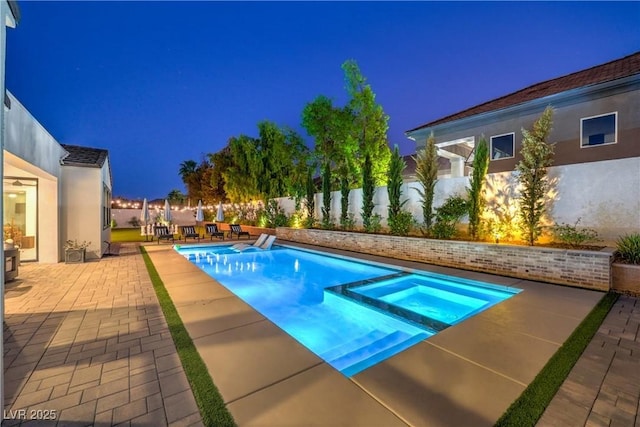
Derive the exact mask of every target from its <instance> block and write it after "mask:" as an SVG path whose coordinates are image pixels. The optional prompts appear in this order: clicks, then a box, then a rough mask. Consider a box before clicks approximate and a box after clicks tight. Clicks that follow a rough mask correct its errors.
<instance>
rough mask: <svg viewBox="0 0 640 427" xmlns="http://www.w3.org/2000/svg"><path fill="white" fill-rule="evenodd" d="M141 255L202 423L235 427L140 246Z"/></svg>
mask: <svg viewBox="0 0 640 427" xmlns="http://www.w3.org/2000/svg"><path fill="white" fill-rule="evenodd" d="M140 252H141V253H142V257H143V259H144V263H145V265H146V266H147V271H148V272H149V276H150V277H151V282H152V283H153V289H154V290H155V291H156V295H157V296H158V301H159V302H160V306H161V307H162V312H163V313H164V317H165V319H166V320H167V324H168V325H169V331H170V332H171V337H172V338H173V342H174V343H175V345H176V349H177V350H178V356H179V357H180V361H181V362H182V366H183V368H184V371H185V373H186V374H187V379H188V380H189V384H190V385H191V390H192V391H193V395H194V397H195V399H196V403H197V404H198V408H199V409H200V415H201V416H202V422H203V423H204V425H206V426H216V427H226V426H235V425H236V423H235V421H234V419H233V416H232V415H231V413H230V412H229V411H228V410H227V407H226V406H225V404H224V401H223V400H222V395H220V392H219V391H218V389H217V388H216V386H215V384H213V380H212V379H211V376H210V375H209V371H208V370H207V366H206V365H205V364H204V361H203V360H202V358H201V357H200V354H198V351H197V350H196V348H195V346H194V345H193V341H192V340H191V337H190V336H189V334H188V333H187V329H186V328H185V327H184V324H183V323H182V320H181V319H180V316H179V315H178V311H177V310H176V307H175V306H174V305H173V301H171V298H170V297H169V293H168V292H167V289H166V288H165V287H164V283H162V280H161V279H160V276H159V275H158V271H157V270H156V268H155V266H154V265H153V263H152V262H151V258H149V254H148V253H147V251H146V250H145V249H144V247H140Z"/></svg>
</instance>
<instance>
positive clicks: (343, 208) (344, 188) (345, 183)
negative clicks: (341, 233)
mask: <svg viewBox="0 0 640 427" xmlns="http://www.w3.org/2000/svg"><path fill="white" fill-rule="evenodd" d="M350 192H351V188H349V178H347V177H346V176H342V177H340V226H341V227H342V228H343V229H346V228H348V224H347V222H348V219H349V193H350Z"/></svg>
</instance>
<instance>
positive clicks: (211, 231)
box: [207, 224, 224, 240]
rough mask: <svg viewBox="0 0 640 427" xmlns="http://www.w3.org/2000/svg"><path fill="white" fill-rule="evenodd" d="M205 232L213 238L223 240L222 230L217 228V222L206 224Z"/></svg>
mask: <svg viewBox="0 0 640 427" xmlns="http://www.w3.org/2000/svg"><path fill="white" fill-rule="evenodd" d="M207 234H208V235H209V236H210V237H211V240H213V238H214V237H217V238H218V239H222V240H224V232H222V231H220V230H218V224H207Z"/></svg>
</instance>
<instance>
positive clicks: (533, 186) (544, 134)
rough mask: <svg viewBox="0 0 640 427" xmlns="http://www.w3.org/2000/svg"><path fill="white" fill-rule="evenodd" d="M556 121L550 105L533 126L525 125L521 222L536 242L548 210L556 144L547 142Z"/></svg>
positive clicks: (520, 174)
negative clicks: (550, 173) (548, 173)
mask: <svg viewBox="0 0 640 427" xmlns="http://www.w3.org/2000/svg"><path fill="white" fill-rule="evenodd" d="M552 124H553V109H552V108H551V107H547V108H546V109H545V110H544V112H543V113H542V115H541V116H540V118H539V119H538V120H536V121H535V122H534V123H533V129H532V130H530V131H529V130H526V129H522V149H521V150H520V155H521V156H522V160H520V161H519V162H518V164H517V165H516V171H517V172H518V174H517V177H518V182H519V184H520V188H521V190H520V197H519V201H520V211H519V214H520V225H521V227H522V229H523V231H524V234H525V239H526V241H527V243H529V244H530V245H532V246H533V244H534V243H535V241H536V240H537V239H538V237H539V236H540V234H541V233H542V227H541V225H540V224H541V222H542V218H543V216H544V214H545V213H546V201H545V197H546V195H547V192H548V191H549V180H548V179H547V167H549V166H551V164H552V163H553V145H552V144H548V143H547V138H548V137H549V133H550V132H551V126H552Z"/></svg>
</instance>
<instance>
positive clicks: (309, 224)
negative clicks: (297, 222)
mask: <svg viewBox="0 0 640 427" xmlns="http://www.w3.org/2000/svg"><path fill="white" fill-rule="evenodd" d="M315 225H316V219H315V218H314V217H312V216H307V217H306V218H305V219H304V220H303V221H302V226H303V227H304V228H313V227H315Z"/></svg>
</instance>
